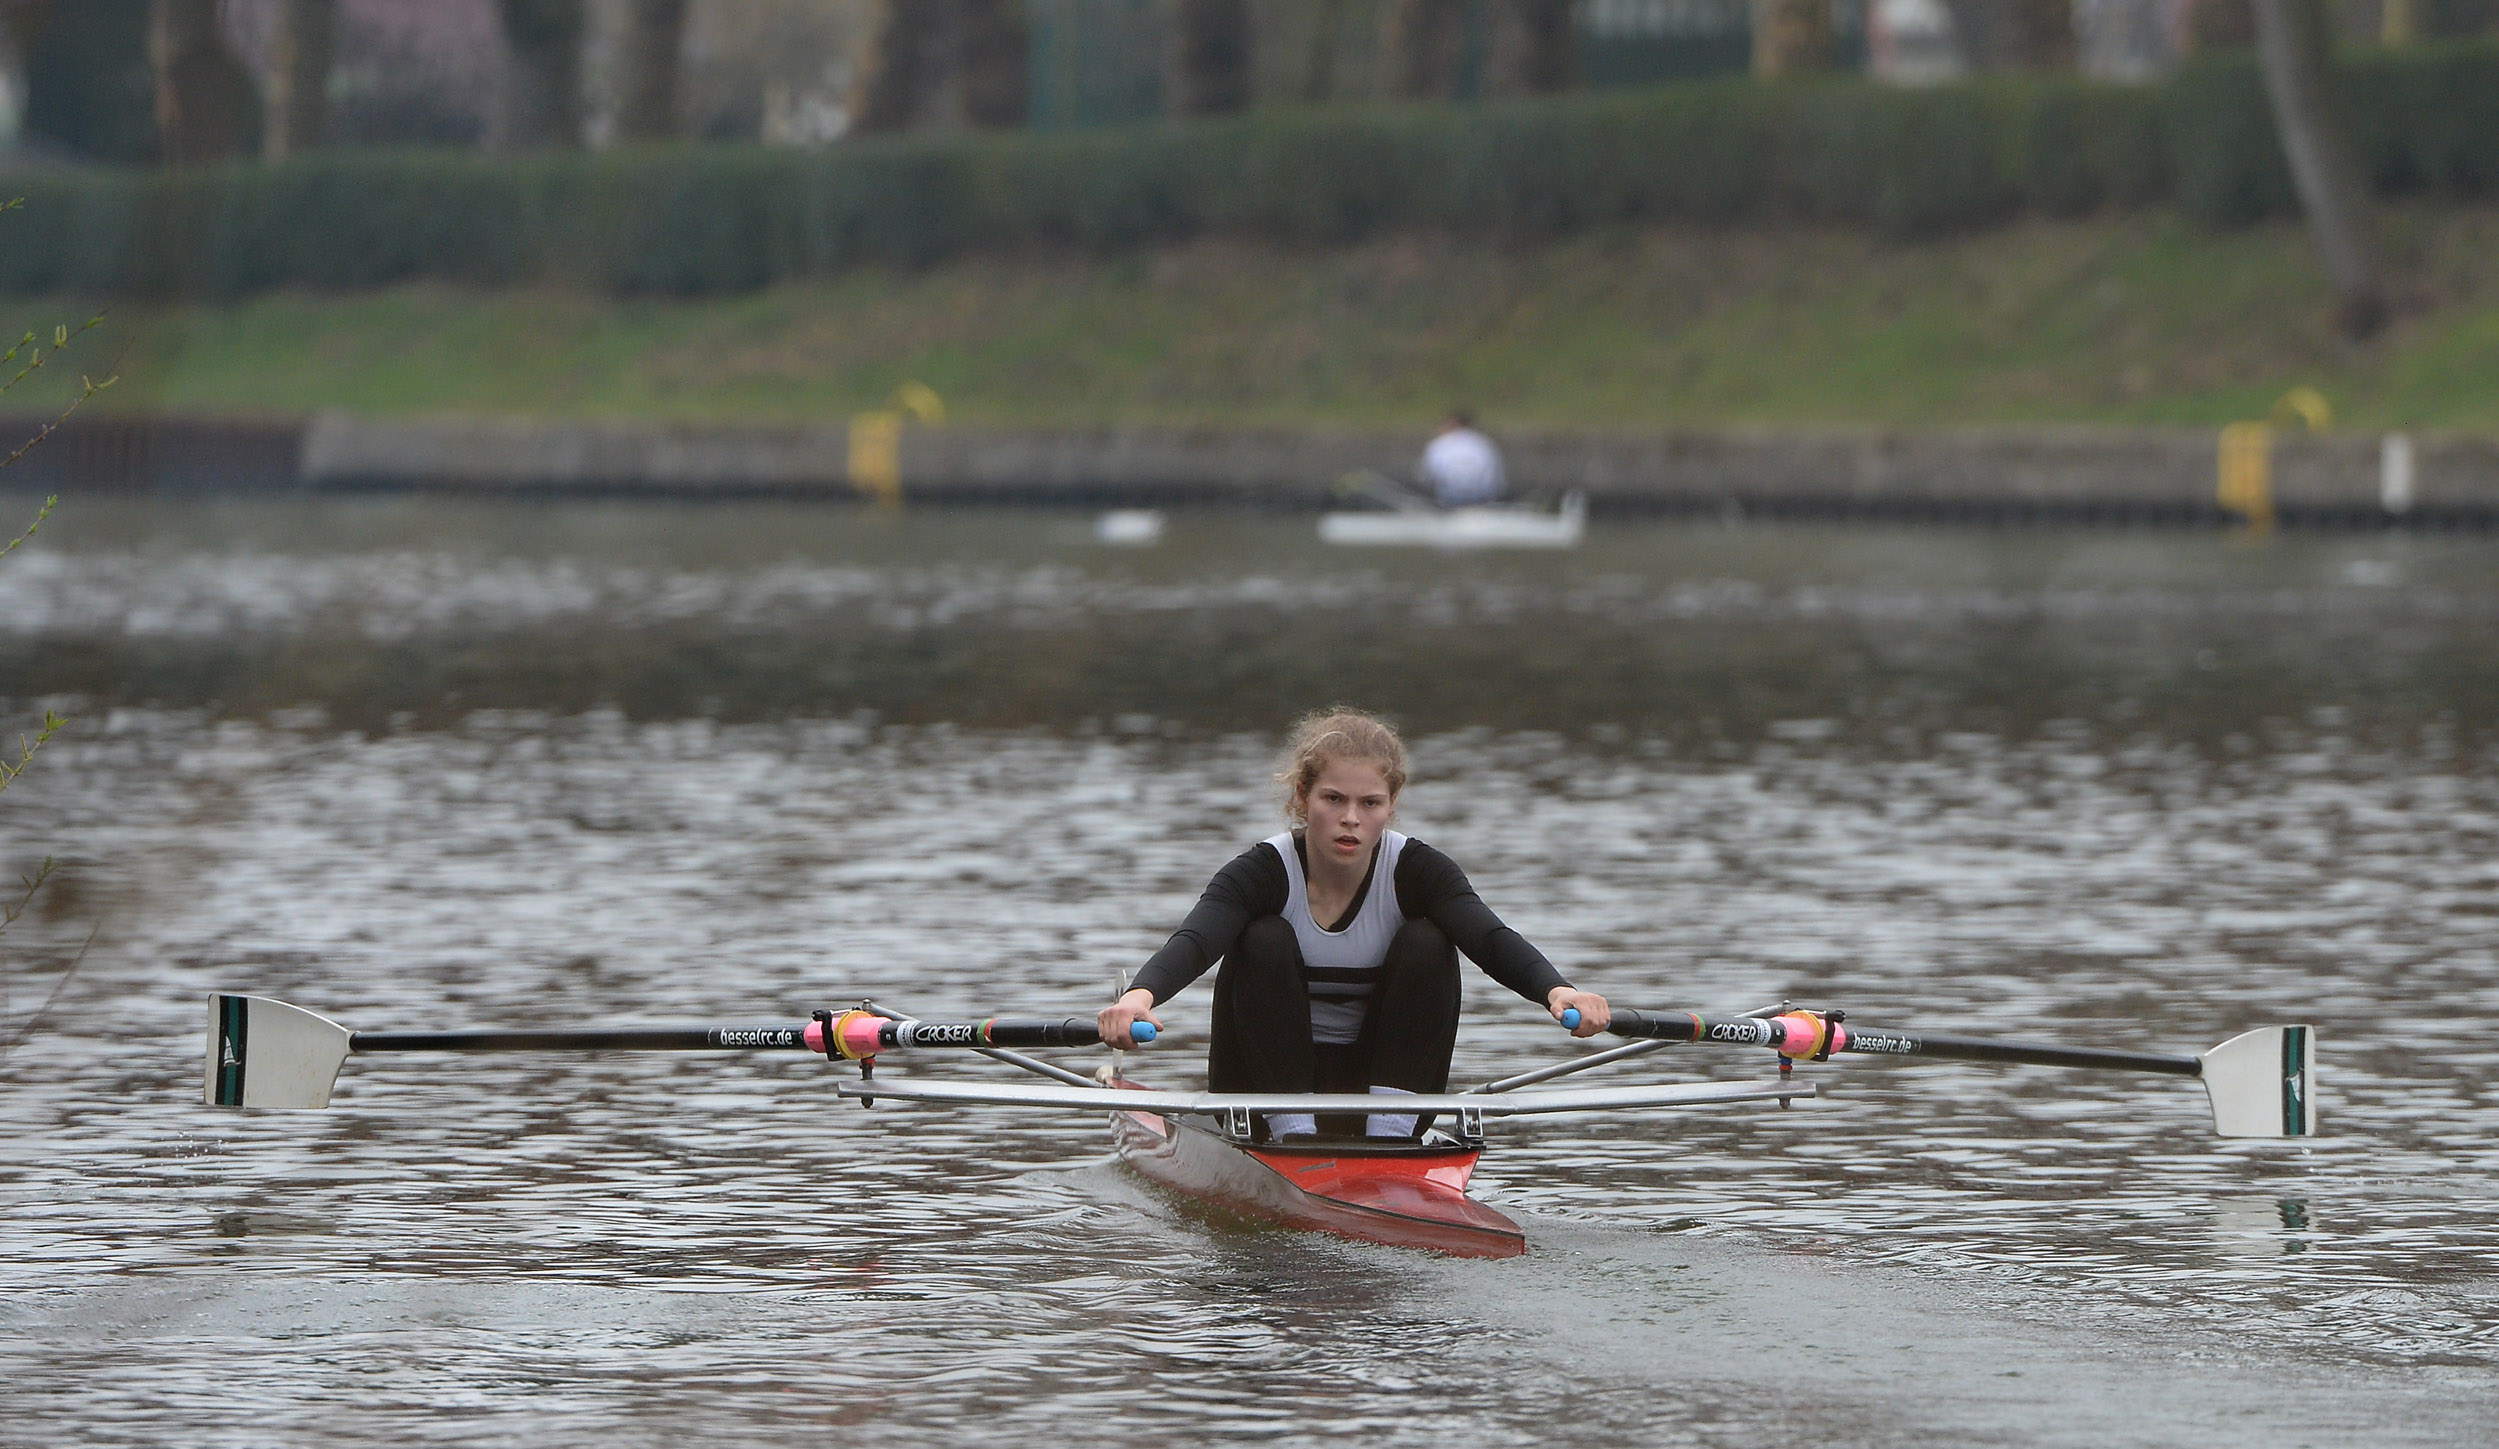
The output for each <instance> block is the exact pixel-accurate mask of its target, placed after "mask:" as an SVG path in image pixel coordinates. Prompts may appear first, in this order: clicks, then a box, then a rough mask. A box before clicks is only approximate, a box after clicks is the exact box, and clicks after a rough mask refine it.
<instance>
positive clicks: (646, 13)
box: [616, 0, 686, 142]
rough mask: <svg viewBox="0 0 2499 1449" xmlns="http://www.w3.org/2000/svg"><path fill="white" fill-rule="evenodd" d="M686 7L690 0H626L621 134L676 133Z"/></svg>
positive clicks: (631, 137) (656, 137)
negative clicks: (678, 79)
mask: <svg viewBox="0 0 2499 1449" xmlns="http://www.w3.org/2000/svg"><path fill="white" fill-rule="evenodd" d="M685 11H686V0H627V3H626V5H625V34H624V44H623V46H622V50H623V55H622V56H621V57H620V59H621V61H622V62H623V64H622V66H621V67H620V68H621V69H622V70H623V72H624V76H623V85H622V86H621V87H620V94H619V96H618V98H617V99H618V105H617V108H616V139H618V140H620V141H626V142H634V141H643V142H648V141H671V140H675V139H676V137H677V132H678V129H679V122H678V118H677V77H678V75H679V73H680V69H681V67H680V61H679V58H680V56H682V55H683V53H684V50H685Z"/></svg>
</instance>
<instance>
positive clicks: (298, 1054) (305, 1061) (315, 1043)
mask: <svg viewBox="0 0 2499 1449" xmlns="http://www.w3.org/2000/svg"><path fill="white" fill-rule="evenodd" d="M351 1039H352V1033H350V1032H349V1031H348V1030H347V1028H345V1027H343V1026H341V1025H339V1024H338V1023H337V1022H335V1021H332V1020H330V1019H329V1018H328V1017H326V1016H316V1015H314V1014H313V1013H311V1012H309V1011H306V1010H304V1009H303V1008H302V1007H300V1006H289V1005H287V1004H286V1003H285V1002H283V1001H272V1000H270V999H269V998H268V997H266V996H228V995H225V994H224V993H222V992H220V993H217V994H214V995H211V996H210V997H209V998H208V1079H207V1082H206V1084H205V1088H204V1091H203V1095H204V1096H205V1097H206V1099H207V1102H208V1105H209V1106H211V1107H327V1106H328V1105H330V1084H331V1083H333V1082H335V1081H337V1080H338V1068H339V1063H341V1062H344V1061H346V1060H347V1051H348V1043H349V1042H350V1040H351Z"/></svg>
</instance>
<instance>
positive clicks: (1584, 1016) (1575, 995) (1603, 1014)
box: [1545, 986, 1614, 1036]
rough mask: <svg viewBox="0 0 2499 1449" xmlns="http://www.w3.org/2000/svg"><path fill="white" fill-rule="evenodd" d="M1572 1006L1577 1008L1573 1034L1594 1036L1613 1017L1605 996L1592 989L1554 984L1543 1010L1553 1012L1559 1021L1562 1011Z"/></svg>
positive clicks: (1555, 1018)
mask: <svg viewBox="0 0 2499 1449" xmlns="http://www.w3.org/2000/svg"><path fill="white" fill-rule="evenodd" d="M1574 1006H1576V1007H1578V1008H1579V1025H1578V1026H1577V1027H1574V1028H1573V1029H1572V1031H1571V1035H1573V1036H1595V1035H1596V1034H1597V1033H1598V1032H1601V1031H1603V1030H1605V1028H1606V1025H1607V1024H1608V1023H1609V1022H1611V1021H1613V1019H1614V1008H1612V1007H1610V1006H1608V1005H1606V1004H1605V998H1604V997H1602V996H1599V995H1597V994H1596V993H1595V992H1593V991H1579V990H1575V989H1573V988H1571V987H1568V986H1556V987H1554V988H1553V992H1552V994H1551V995H1549V996H1547V997H1546V998H1545V1010H1547V1011H1549V1012H1552V1013H1553V1019H1554V1020H1555V1021H1560V1020H1561V1019H1562V1013H1563V1012H1565V1011H1568V1010H1570V1009H1571V1008H1572V1007H1574Z"/></svg>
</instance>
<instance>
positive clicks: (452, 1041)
mask: <svg viewBox="0 0 2499 1449" xmlns="http://www.w3.org/2000/svg"><path fill="white" fill-rule="evenodd" d="M348 1050H350V1051H358V1052H717V1051H802V1052H803V1051H805V1050H807V1029H806V1028H805V1027H802V1026H754V1027H725V1026H711V1027H649V1028H643V1029H639V1030H636V1029H630V1028H628V1029H618V1030H598V1029H585V1030H578V1031H360V1032H357V1033H356V1034H355V1035H354V1036H352V1037H350V1038H349V1039H348Z"/></svg>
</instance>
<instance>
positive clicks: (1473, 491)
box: [1419, 408, 1510, 508]
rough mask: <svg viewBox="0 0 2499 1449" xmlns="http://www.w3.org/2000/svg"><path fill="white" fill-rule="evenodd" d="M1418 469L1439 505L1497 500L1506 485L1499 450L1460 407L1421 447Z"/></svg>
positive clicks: (1424, 484) (1507, 485) (1463, 505)
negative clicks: (1420, 460) (1421, 453)
mask: <svg viewBox="0 0 2499 1449" xmlns="http://www.w3.org/2000/svg"><path fill="white" fill-rule="evenodd" d="M1419 472H1420V475H1421V477H1422V480H1423V486H1424V487H1426V488H1429V489H1431V490H1432V498H1433V501H1435V502H1437V503H1439V504H1440V506H1441V507H1443V508H1464V507H1469V506H1471V505H1474V504H1478V503H1497V502H1499V501H1500V500H1501V496H1502V495H1503V494H1504V493H1506V492H1508V491H1509V487H1510V480H1509V478H1508V476H1507V475H1505V474H1504V473H1503V472H1502V468H1501V450H1500V449H1499V448H1496V447H1494V446H1493V444H1492V439H1490V438H1487V437H1485V436H1484V435H1483V434H1482V433H1479V432H1477V431H1475V419H1474V418H1473V417H1472V416H1470V415H1469V414H1468V413H1467V411H1466V409H1464V408H1457V409H1454V410H1452V411H1451V412H1450V414H1449V416H1448V418H1447V419H1446V420H1444V421H1443V422H1442V423H1441V425H1440V431H1439V432H1438V433H1436V434H1434V435H1433V437H1432V441H1431V442H1430V443H1429V444H1428V445H1426V446H1425V447H1424V449H1423V465H1422V467H1421V469H1420V470H1419Z"/></svg>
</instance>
